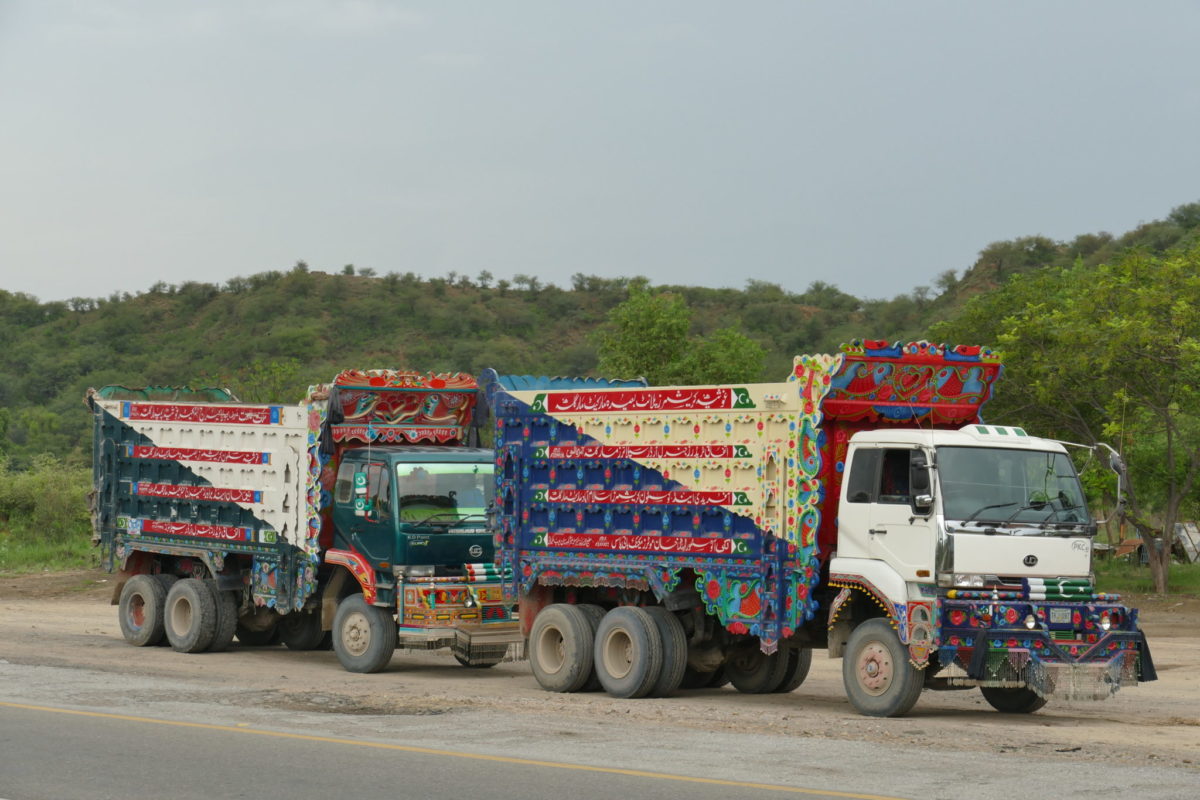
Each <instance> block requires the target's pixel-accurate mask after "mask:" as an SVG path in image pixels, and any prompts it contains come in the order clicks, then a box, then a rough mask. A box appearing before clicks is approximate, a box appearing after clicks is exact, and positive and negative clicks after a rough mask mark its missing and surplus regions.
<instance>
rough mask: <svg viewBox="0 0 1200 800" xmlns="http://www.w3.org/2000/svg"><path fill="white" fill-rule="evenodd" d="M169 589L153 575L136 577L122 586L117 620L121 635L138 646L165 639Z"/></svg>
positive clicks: (156, 642)
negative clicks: (164, 619) (166, 606)
mask: <svg viewBox="0 0 1200 800" xmlns="http://www.w3.org/2000/svg"><path fill="white" fill-rule="evenodd" d="M166 600H167V590H166V589H165V588H164V587H163V584H162V583H161V582H160V581H158V580H157V579H156V578H155V576H153V575H134V576H133V577H132V578H130V579H129V580H128V581H126V582H125V585H124V586H123V587H121V599H120V602H119V604H118V606H117V619H118V621H119V622H120V624H121V635H122V636H124V637H125V641H127V642H129V643H130V644H131V645H134V646H135V647H146V646H148V645H155V644H158V643H159V642H160V641H162V638H163V636H164V633H165V631H164V628H163V610H164V607H165V605H166Z"/></svg>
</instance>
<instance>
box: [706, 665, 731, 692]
mask: <svg viewBox="0 0 1200 800" xmlns="http://www.w3.org/2000/svg"><path fill="white" fill-rule="evenodd" d="M728 685H729V673H728V672H726V671H725V665H724V664H722V665H721V666H719V667H717V668H716V669H715V670H713V671H712V673H711V674H710V675H709V676H708V688H709V689H720V688H721V687H722V686H728Z"/></svg>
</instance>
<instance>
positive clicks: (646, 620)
mask: <svg viewBox="0 0 1200 800" xmlns="http://www.w3.org/2000/svg"><path fill="white" fill-rule="evenodd" d="M595 665H596V674H597V675H599V676H600V684H601V685H602V686H603V687H604V690H605V691H606V692H608V693H609V694H610V695H612V696H613V697H645V696H646V695H647V694H649V692H650V690H651V689H653V688H654V685H655V683H657V681H658V679H659V677H660V676H661V675H662V669H663V641H662V635H661V634H660V633H659V632H658V625H656V624H655V622H654V618H653V617H651V616H650V615H649V614H648V613H646V609H644V608H639V607H638V606H620V607H619V608H614V609H613V610H612V611H609V612H608V613H607V614H605V615H604V619H602V620H600V627H598V628H597V629H596V644H595Z"/></svg>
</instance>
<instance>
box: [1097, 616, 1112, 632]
mask: <svg viewBox="0 0 1200 800" xmlns="http://www.w3.org/2000/svg"><path fill="white" fill-rule="evenodd" d="M1111 627H1112V617H1110V616H1109V615H1108V612H1107V611H1105V612H1104V613H1103V614H1101V615H1100V630H1103V631H1106V630H1108V629H1109V628H1111Z"/></svg>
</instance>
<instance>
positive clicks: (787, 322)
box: [0, 203, 1200, 586]
mask: <svg viewBox="0 0 1200 800" xmlns="http://www.w3.org/2000/svg"><path fill="white" fill-rule="evenodd" d="M1198 273H1200V203H1192V204H1188V205H1184V206H1180V207H1178V208H1175V209H1173V210H1172V211H1171V212H1170V213H1169V214H1168V215H1167V217H1166V218H1165V219H1163V220H1158V221H1154V222H1150V223H1146V224H1142V225H1139V226H1138V227H1137V228H1135V229H1134V230H1132V231H1129V232H1127V233H1125V234H1122V235H1120V236H1114V235H1112V234H1108V233H1094V234H1083V235H1080V236H1077V237H1075V238H1074V239H1072V240H1070V241H1054V240H1051V239H1048V238H1046V237H1043V236H1027V237H1021V238H1017V239H1013V240H1009V241H1003V242H995V243H992V244H990V245H988V246H987V247H985V248H984V249H983V250H982V251H981V252H980V254H979V257H978V259H977V260H976V261H975V262H974V263H973V264H971V265H969V266H968V267H966V268H965V269H964V270H963V271H962V273H961V275H960V274H959V273H958V271H955V270H947V271H944V272H942V273H941V274H940V275H938V277H937V279H936V280H935V281H934V282H933V286H932V287H930V286H917V287H915V288H914V289H913V290H912V291H911V292H908V293H904V294H901V295H898V296H896V297H893V298H891V299H866V298H858V297H854V296H852V295H850V294H847V293H845V292H843V291H841V290H840V289H838V288H837V287H836V286H834V285H831V284H828V283H824V282H820V281H817V282H814V283H812V284H810V285H809V286H808V288H807V289H805V290H804V291H803V292H790V291H787V290H785V289H784V288H782V287H781V286H779V285H778V284H775V283H770V282H766V281H761V280H753V279H752V280H749V281H747V283H746V285H745V286H744V287H743V288H741V289H713V288H704V287H692V286H664V285H660V286H655V285H653V284H652V283H651V282H650V281H649V280H647V279H646V278H644V277H632V278H603V277H598V276H589V275H583V274H576V275H574V276H572V278H571V284H570V286H568V287H566V288H560V287H558V286H556V285H554V284H552V283H543V282H542V281H541V280H539V279H538V278H536V277H534V276H529V275H516V276H514V277H513V278H512V279H511V280H509V279H498V278H496V277H495V276H494V275H492V274H491V273H490V272H488V271H487V270H481V271H480V272H479V273H477V274H476V275H474V276H469V275H466V274H461V273H457V272H451V273H449V274H447V275H446V276H443V277H433V278H422V277H420V276H419V275H417V274H415V273H412V272H405V273H396V272H390V273H386V274H383V275H380V274H377V273H376V271H374V270H373V269H370V268H357V267H355V266H353V265H345V266H343V267H342V268H340V269H336V270H332V271H330V272H324V271H318V270H314V269H311V268H310V267H309V266H308V265H307V264H306V263H304V262H297V263H296V264H295V265H294V266H293V267H291V268H290V269H288V270H271V271H267V272H262V273H259V274H256V275H251V276H248V277H239V278H234V279H232V280H230V281H227V282H225V283H224V284H222V285H218V284H213V283H205V282H200V281H189V282H185V283H183V284H178V285H175V284H167V283H164V282H159V283H156V284H154V285H153V286H151V287H149V288H148V289H147V290H146V291H144V292H137V293H134V294H130V293H116V294H113V295H110V296H109V297H106V298H73V299H71V300H67V301H63V302H47V303H42V302H39V301H38V300H37V299H36V298H34V297H31V296H29V295H25V294H20V293H11V292H7V291H3V290H0V458H3V459H5V460H6V462H7V463H8V464H9V466H10V467H11V468H17V469H19V468H22V467H24V466H28V465H29V464H31V463H32V462H33V459H34V458H35V457H37V456H38V455H40V454H45V453H50V454H54V455H55V456H57V457H58V458H60V459H62V460H64V461H65V462H66V463H68V464H79V465H82V464H85V463H87V462H88V460H89V459H90V429H89V422H90V420H89V418H88V415H87V413H86V412H85V410H84V408H83V406H82V403H81V400H82V398H83V395H84V392H85V391H86V389H87V388H88V387H89V386H101V385H105V384H112V383H116V384H125V385H129V386H147V385H193V386H200V385H218V386H223V387H229V388H231V389H233V390H234V392H235V393H236V394H237V395H238V396H239V397H241V399H243V400H247V401H256V402H266V401H273V402H294V401H295V400H296V399H298V398H299V397H301V396H302V395H303V393H304V392H305V390H306V389H307V387H308V386H309V385H310V384H313V383H318V382H322V381H327V380H329V379H330V378H331V377H332V376H333V375H334V374H335V373H336V372H338V371H339V370H341V369H345V368H349V367H360V368H370V367H403V368H412V369H421V370H436V371H467V372H476V373H477V372H478V371H479V370H481V369H483V368H484V367H489V366H491V367H496V368H498V369H500V370H502V371H505V372H513V373H532V374H548V375H595V374H602V375H607V376H609V377H632V376H634V375H643V376H645V377H646V378H647V379H649V380H650V381H651V382H652V383H706V382H717V381H722V380H737V381H756V380H781V379H782V378H783V377H784V376H786V375H787V374H788V372H789V371H790V368H791V361H792V357H793V356H794V355H796V354H798V353H811V352H832V351H835V350H836V348H837V347H838V346H839V345H840V344H842V343H843V342H847V341H850V340H852V339H856V338H871V339H890V340H898V339H916V338H929V339H932V340H935V341H950V342H954V343H970V344H976V343H978V344H988V345H991V346H993V347H995V348H997V349H999V350H1001V351H1002V352H1003V353H1004V355H1005V362H1006V373H1005V377H1004V379H1003V380H1002V381H1001V383H1000V384H999V386H998V390H997V393H996V397H995V398H994V400H993V401H992V403H991V404H990V405H989V406H988V408H987V409H986V414H987V416H988V417H989V421H992V422H996V423H1001V424H1018V425H1025V426H1026V427H1028V428H1029V429H1030V430H1032V431H1035V432H1037V433H1039V434H1044V435H1051V436H1058V437H1063V438H1073V439H1075V440H1081V441H1082V442H1083V443H1087V444H1090V443H1092V442H1094V441H1101V440H1103V441H1108V442H1110V443H1112V444H1114V446H1119V448H1120V449H1121V450H1122V451H1123V452H1124V453H1126V455H1127V458H1128V460H1129V463H1130V467H1131V471H1132V474H1133V477H1134V488H1135V490H1136V491H1135V494H1134V501H1133V503H1132V504H1131V506H1130V508H1129V514H1130V520H1131V521H1132V523H1133V524H1134V525H1135V526H1137V528H1138V529H1139V530H1141V531H1142V532H1143V533H1144V534H1145V535H1146V536H1153V535H1157V534H1158V533H1159V532H1165V535H1166V541H1165V542H1164V543H1165V544H1166V546H1167V551H1168V552H1167V553H1166V554H1165V556H1163V555H1160V556H1159V563H1158V565H1157V566H1156V567H1155V571H1156V574H1155V577H1156V583H1157V581H1158V578H1159V577H1160V574H1161V576H1162V579H1163V580H1164V581H1165V569H1166V568H1165V563H1166V562H1165V561H1164V560H1163V559H1164V558H1169V548H1170V541H1169V538H1170V535H1171V533H1172V529H1173V522H1174V521H1175V520H1178V519H1182V518H1185V517H1189V515H1190V516H1194V515H1195V513H1196V510H1197V509H1196V498H1195V494H1196V491H1195V489H1196V481H1197V477H1198V473H1200V388H1198V387H1200V375H1197V374H1195V372H1196V370H1197V369H1200V367H1197V364H1198V363H1200V362H1198V361H1197V358H1196V356H1197V355H1198V354H1200V353H1198V352H1197V351H1198V350H1200V322H1196V319H1197V317H1196V314H1195V310H1196V308H1195V307H1196V305H1197V303H1200V283H1197V280H1198V279H1197V278H1196V277H1195V276H1196V275H1197V274H1198ZM1097 474H1098V473H1097ZM1096 480H1097V481H1101V482H1102V479H1100V478H1096ZM1104 489H1105V487H1104V486H1102V485H1100V484H1099V483H1098V484H1097V486H1096V487H1095V491H1096V492H1103V491H1104ZM1164 586H1165V583H1164Z"/></svg>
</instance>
